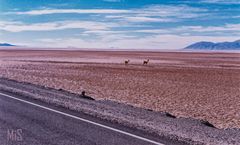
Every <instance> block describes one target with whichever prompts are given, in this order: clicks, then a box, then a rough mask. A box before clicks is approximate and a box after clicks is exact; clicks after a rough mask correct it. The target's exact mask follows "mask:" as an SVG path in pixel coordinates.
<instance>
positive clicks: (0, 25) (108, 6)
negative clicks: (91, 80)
mask: <svg viewBox="0 0 240 145" xmlns="http://www.w3.org/2000/svg"><path fill="white" fill-rule="evenodd" d="M239 38H240V1H239V0H199V1H191V0H181V1H180V0H169V1H165V0H141V1H139V0H91V1H86V0H74V1H69V0H55V1H48V0H38V1H28V0H21V1H19V0H0V43H11V44H16V45H23V46H29V47H49V48H50V47H53V48H56V47H58V48H59V47H65V48H69V47H76V48H106V49H108V48H121V49H125V48H126V49H180V48H183V47H186V46H187V45H189V44H191V43H195V42H198V41H213V42H221V41H235V40H238V39H239Z"/></svg>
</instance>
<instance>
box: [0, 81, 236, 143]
mask: <svg viewBox="0 0 240 145" xmlns="http://www.w3.org/2000/svg"><path fill="white" fill-rule="evenodd" d="M0 91H2V92H11V93H15V94H19V95H22V96H26V97H29V98H33V99H38V100H40V101H43V102H46V103H49V104H52V105H57V106H61V107H64V108H67V109H70V110H74V111H79V112H83V113H86V114H89V115H91V116H94V117H99V118H101V119H105V120H108V121H111V122H115V123H119V124H122V125H125V126H128V127H133V128H137V129H139V130H142V131H146V132H149V133H154V134H157V135H159V136H162V137H166V138H170V139H174V140H179V141H185V142H186V143H189V144H214V145H216V144H217V145H221V144H240V129H225V130H223V129H217V128H214V127H209V126H208V125H206V122H205V124H204V123H203V121H201V120H195V119H191V118H174V117H173V116H171V115H170V114H166V113H164V112H155V111H152V110H146V109H142V108H137V107H133V106H130V105H126V104H122V103H117V102H113V101H108V100H90V99H86V98H82V97H79V95H78V94H74V93H70V92H67V91H64V90H56V89H53V88H48V87H44V86H39V85H33V84H30V83H23V82H18V81H14V80H9V79H6V78H0Z"/></svg>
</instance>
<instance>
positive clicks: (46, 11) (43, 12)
mask: <svg viewBox="0 0 240 145" xmlns="http://www.w3.org/2000/svg"><path fill="white" fill-rule="evenodd" d="M68 13H76V14H115V13H117V14H119V13H129V11H128V10H118V9H43V10H32V11H25V12H13V13H12V14H18V15H46V14H68Z"/></svg>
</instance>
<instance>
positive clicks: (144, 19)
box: [124, 16, 176, 22]
mask: <svg viewBox="0 0 240 145" xmlns="http://www.w3.org/2000/svg"><path fill="white" fill-rule="evenodd" d="M124 19H125V20H127V21H128V22H175V21H176V20H175V19H170V18H151V17H143V16H142V17H139V16H136V17H124Z"/></svg>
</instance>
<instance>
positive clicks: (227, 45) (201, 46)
mask: <svg viewBox="0 0 240 145" xmlns="http://www.w3.org/2000/svg"><path fill="white" fill-rule="evenodd" d="M184 49H187V50H240V40H237V41H234V42H219V43H213V42H206V41H202V42H197V43H194V44H192V45H189V46H187V47H185V48H184Z"/></svg>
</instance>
